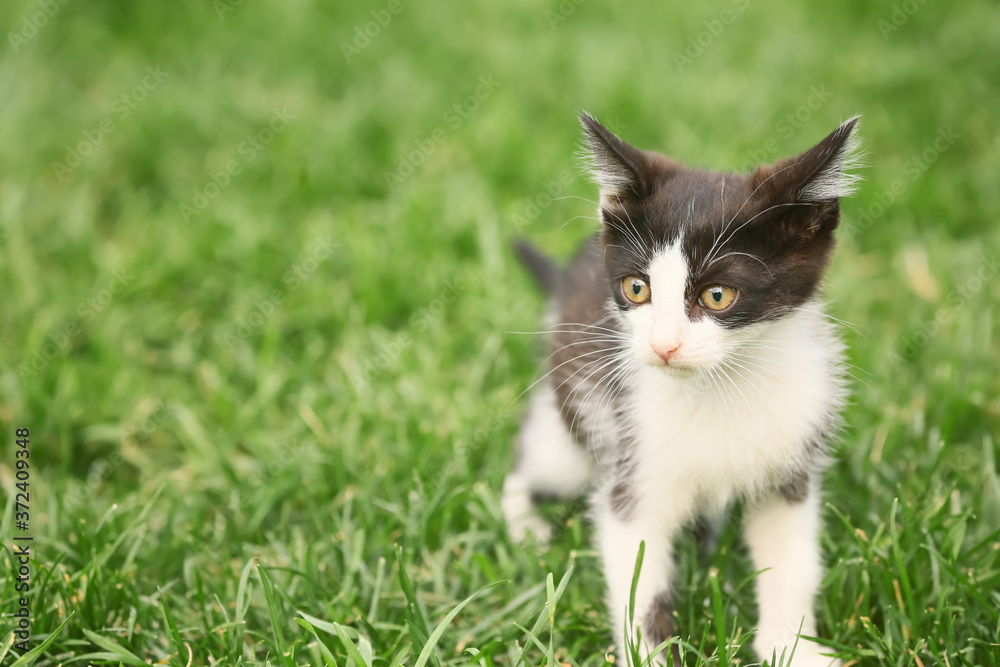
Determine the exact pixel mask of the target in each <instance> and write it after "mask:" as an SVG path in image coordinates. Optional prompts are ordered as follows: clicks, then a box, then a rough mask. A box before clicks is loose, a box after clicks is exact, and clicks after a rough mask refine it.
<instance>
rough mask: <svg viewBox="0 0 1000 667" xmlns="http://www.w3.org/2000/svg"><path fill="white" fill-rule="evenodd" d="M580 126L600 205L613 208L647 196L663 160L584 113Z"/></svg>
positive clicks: (654, 185) (659, 175) (657, 177)
mask: <svg viewBox="0 0 1000 667" xmlns="http://www.w3.org/2000/svg"><path fill="white" fill-rule="evenodd" d="M580 123H581V124H582V125H583V129H584V132H585V133H586V141H587V145H586V148H587V157H589V158H590V161H591V162H592V165H593V172H594V180H595V181H597V184H598V185H599V186H600V188H601V203H602V204H604V205H605V206H614V205H617V204H619V203H624V202H625V201H626V200H638V199H642V198H643V197H646V196H649V195H650V194H651V193H652V191H653V190H654V189H655V187H656V183H657V182H658V180H659V178H660V177H661V176H662V174H663V172H664V170H665V168H666V167H667V164H666V160H665V158H662V157H660V156H657V155H656V154H654V153H648V152H646V151H644V150H640V149H638V148H636V147H635V146H632V145H630V144H628V143H626V142H625V141H623V140H622V139H620V138H619V137H618V136H617V135H616V134H615V133H613V132H612V131H611V130H609V129H608V128H606V127H604V126H603V125H601V124H600V123H599V122H598V120H597V119H596V118H594V117H593V116H591V115H590V114H588V113H584V114H581V115H580Z"/></svg>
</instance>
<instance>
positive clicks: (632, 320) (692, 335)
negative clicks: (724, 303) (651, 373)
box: [624, 240, 741, 376]
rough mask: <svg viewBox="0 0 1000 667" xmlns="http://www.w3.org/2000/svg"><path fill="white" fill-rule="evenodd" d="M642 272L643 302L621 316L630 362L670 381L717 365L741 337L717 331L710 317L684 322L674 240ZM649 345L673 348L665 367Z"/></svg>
mask: <svg viewBox="0 0 1000 667" xmlns="http://www.w3.org/2000/svg"><path fill="white" fill-rule="evenodd" d="M648 272H649V289H650V294H651V297H650V300H649V302H648V303H645V304H642V305H640V306H637V307H635V308H632V309H630V310H629V311H627V312H626V313H624V321H625V323H626V325H627V327H628V328H629V331H630V333H631V334H632V351H633V352H634V354H635V356H636V357H637V358H638V359H639V361H641V362H643V363H645V364H647V365H649V366H659V367H664V369H665V370H666V371H667V372H670V373H671V374H673V375H676V376H685V375H690V374H691V373H692V371H696V370H700V369H707V368H711V367H713V366H716V365H718V364H720V363H721V362H722V361H723V360H724V358H725V354H726V350H727V349H729V348H730V347H731V343H732V342H734V341H735V340H738V339H739V338H741V336H740V334H739V333H736V332H731V331H729V330H727V329H725V328H723V327H721V326H719V324H718V322H716V321H715V320H714V319H713V318H712V317H710V316H705V317H702V318H700V319H698V320H697V321H691V320H690V319H689V318H688V313H687V307H686V305H685V301H684V292H685V288H686V286H687V281H688V275H689V273H690V269H689V267H688V262H687V258H686V257H685V256H684V254H683V252H682V251H681V243H680V240H678V241H677V242H676V243H674V244H672V245H670V246H667V248H665V249H664V250H662V251H660V252H658V253H657V254H656V255H654V257H653V260H652V261H651V262H650V263H649V268H648ZM654 344H655V345H657V346H658V347H661V348H666V349H669V348H672V347H676V348H677V350H676V351H675V352H674V353H673V354H672V355H671V357H670V363H669V365H668V364H666V363H664V361H663V360H662V359H661V358H660V357H659V356H658V355H657V354H656V352H655V351H654V350H653V345H654Z"/></svg>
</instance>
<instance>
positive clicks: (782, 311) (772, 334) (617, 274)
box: [504, 117, 855, 665]
mask: <svg viewBox="0 0 1000 667" xmlns="http://www.w3.org/2000/svg"><path fill="white" fill-rule="evenodd" d="M584 124H585V126H586V128H587V130H588V138H589V140H590V146H591V150H592V151H593V153H594V158H595V163H596V167H597V179H598V182H599V183H600V184H601V187H602V190H601V216H602V221H603V223H604V228H603V230H602V232H601V234H600V235H599V236H598V237H596V238H594V239H592V240H591V241H590V242H588V243H587V244H586V245H585V246H584V248H583V249H582V250H581V252H580V253H579V254H578V255H577V257H576V258H575V259H574V261H573V262H572V263H571V265H570V266H569V267H568V268H567V269H565V270H557V269H556V268H555V267H554V266H553V265H551V264H549V263H548V262H547V261H546V260H544V258H543V257H542V256H541V255H539V254H538V253H537V252H535V251H533V250H532V249H530V248H529V247H526V246H522V247H521V253H522V257H523V258H524V259H525V261H526V263H527V264H528V265H529V268H531V269H532V270H533V273H534V274H535V275H536V277H537V278H538V279H539V281H540V282H541V283H542V285H543V287H544V288H545V289H546V290H547V291H548V293H549V294H550V295H551V296H552V304H553V307H552V315H551V322H552V324H553V325H554V326H553V329H552V331H553V333H552V336H551V351H552V354H551V356H550V360H549V363H550V371H549V374H548V375H547V376H546V378H545V380H544V382H543V383H541V384H540V385H539V386H538V387H537V388H536V389H535V395H534V397H533V399H532V404H531V408H530V410H529V412H528V415H527V417H526V419H525V422H524V424H523V426H522V429H521V433H520V434H519V438H518V452H519V454H518V462H517V464H516V466H515V469H514V471H513V472H512V473H511V474H510V475H509V476H508V478H507V481H506V483H505V487H504V510H505V513H506V515H507V519H508V524H509V527H510V529H511V532H512V534H513V535H514V536H515V537H516V538H519V539H521V538H523V537H524V535H525V532H526V531H528V530H530V531H532V532H534V533H535V535H536V536H537V537H539V538H541V539H544V538H545V537H547V535H548V527H547V526H546V524H545V523H544V522H542V521H541V520H540V519H539V518H538V517H537V515H536V514H534V512H533V511H532V509H533V507H532V502H531V497H532V495H533V494H548V495H557V496H561V497H571V496H574V495H577V494H579V493H580V492H582V491H583V490H584V489H585V488H587V487H588V485H591V484H593V487H594V492H593V497H592V511H593V517H594V520H595V523H596V526H597V531H598V538H597V539H598V542H599V548H600V551H601V554H602V558H603V561H604V569H605V575H606V579H607V582H608V588H609V610H610V613H611V623H612V627H613V628H614V629H615V631H616V633H617V639H618V645H619V650H620V651H622V648H621V647H622V646H623V644H624V642H625V640H626V638H625V637H624V634H623V631H622V628H623V627H624V622H625V619H626V617H627V615H628V610H627V605H628V598H629V592H630V586H631V580H632V573H633V569H634V564H635V560H636V555H637V552H638V548H639V544H640V542H645V545H646V546H645V552H644V553H645V555H644V560H643V567H642V572H641V575H640V578H639V584H638V587H637V590H636V604H635V607H636V609H635V617H636V626H637V627H638V628H639V629H641V632H642V635H643V638H644V642H643V643H644V644H645V645H646V647H647V648H646V650H648V648H649V647H652V646H656V645H658V644H659V643H660V642H662V641H663V640H665V639H668V638H670V637H671V636H673V635H674V633H675V628H674V622H673V620H674V619H673V615H672V606H671V602H670V600H671V592H672V591H671V586H670V575H671V570H672V567H673V560H672V550H673V548H672V544H673V540H674V538H675V537H676V536H677V535H678V533H679V531H680V530H681V529H682V528H684V527H685V526H688V525H691V524H692V523H693V522H694V521H696V520H697V519H698V518H699V517H701V516H705V515H709V516H712V515H718V513H719V512H721V511H722V510H723V509H724V508H725V507H726V505H728V504H729V503H730V502H731V501H733V500H736V499H740V498H742V499H746V500H747V501H748V502H747V511H746V512H745V514H746V517H747V526H746V531H745V538H746V541H747V543H748V546H749V548H750V552H751V556H752V558H753V560H754V567H755V570H764V572H763V573H761V574H760V575H759V576H758V577H757V587H758V597H759V602H760V610H761V614H760V619H759V623H758V630H757V635H756V638H755V641H754V645H755V648H756V649H757V651H758V653H759V654H761V655H760V657H761V658H762V659H769V658H770V657H771V652H772V650H774V651H776V652H777V654H778V655H780V654H781V652H782V650H784V649H787V650H788V651H789V652H790V647H791V646H792V644H794V643H795V642H796V639H797V634H798V632H799V627H800V624H801V627H802V634H805V635H813V636H814V635H815V634H816V628H815V622H814V620H813V611H812V604H813V597H814V595H815V592H816V590H817V587H818V585H819V582H820V577H821V568H820V555H819V551H818V531H819V525H820V522H819V482H820V477H821V474H822V469H823V465H824V456H825V449H826V445H827V442H828V440H829V438H830V436H831V434H832V432H833V431H834V430H835V429H836V426H837V423H838V413H839V410H840V408H841V405H842V402H843V399H844V392H843V389H842V386H843V383H842V379H841V372H840V370H839V369H840V366H841V364H842V360H841V355H842V348H841V345H840V343H839V341H838V339H837V336H836V333H835V331H834V328H833V326H832V323H831V321H830V319H829V318H827V316H826V315H824V314H823V312H822V306H821V304H820V303H819V301H818V283H819V280H820V278H821V276H822V273H823V270H824V269H825V267H826V265H827V263H828V260H829V255H830V252H831V250H832V243H833V242H832V232H833V229H834V228H835V227H836V225H837V221H838V219H839V205H838V199H839V197H840V196H841V195H843V194H845V190H846V189H847V187H848V186H849V183H848V182H846V181H845V180H844V179H845V178H846V177H845V176H844V162H845V160H847V159H849V157H850V155H849V150H850V149H851V148H852V146H851V138H852V136H853V130H854V127H855V121H853V120H852V121H849V122H848V123H845V125H844V126H842V127H841V128H840V129H839V130H838V131H837V132H835V133H834V134H833V135H831V136H830V137H828V138H827V139H826V140H824V142H821V144H819V145H818V146H817V147H816V148H814V149H813V150H811V151H809V152H807V153H806V154H804V155H803V156H800V157H798V158H793V159H791V160H788V161H785V162H782V163H779V164H778V165H774V166H773V167H765V168H762V169H761V170H759V171H758V172H756V173H755V174H752V175H749V176H741V175H735V174H717V173H709V172H699V171H692V170H688V169H685V168H683V167H681V166H680V165H678V164H676V163H674V162H671V161H669V160H667V159H666V158H663V157H662V156H659V155H656V154H652V153H646V152H644V151H638V150H637V149H634V148H632V147H631V146H628V144H625V143H624V142H622V141H621V140H620V139H618V138H617V137H615V136H614V135H612V134H611V133H610V132H608V131H607V130H605V129H604V128H603V127H602V126H600V125H599V124H598V123H597V122H596V121H594V120H593V119H591V118H589V117H585V118H584ZM623 277H624V278H623ZM636 277H638V279H639V281H640V282H641V283H643V284H644V285H645V286H646V287H647V289H646V291H645V298H646V301H644V302H641V303H635V302H632V301H631V299H630V298H629V295H628V294H627V293H626V291H627V289H626V287H625V285H626V284H628V285H630V286H631V285H634V283H630V282H628V281H629V279H630V278H632V279H634V278H636ZM706 286H708V287H709V288H713V289H715V288H718V289H721V288H720V286H725V289H726V290H730V289H731V290H732V293H734V294H736V296H735V297H734V300H733V301H732V303H731V304H730V305H729V306H728V307H727V308H725V309H722V310H720V311H716V310H715V309H711V308H708V306H707V304H706V303H705V301H704V299H703V296H704V294H703V293H702V292H703V290H704V289H706ZM636 289H637V290H638V289H639V288H638V287H637V288H636ZM727 294H728V292H727ZM713 295H717V294H716V293H715V292H713V293H712V294H710V296H709V298H710V299H711V298H713ZM633 296H635V295H633ZM633 638H634V636H633ZM819 650H820V647H818V646H817V645H816V644H812V643H809V642H805V641H804V640H800V641H799V642H798V647H797V648H796V651H795V655H796V658H795V664H796V665H811V664H816V665H820V664H823V665H827V664H829V663H830V662H831V660H830V659H829V658H822V657H820V655H819ZM665 655H666V653H663V654H661V655H660V659H661V660H665ZM786 655H787V654H786ZM674 656H675V659H676V657H677V653H676V649H674ZM623 657H624V656H623ZM786 659H787V658H786Z"/></svg>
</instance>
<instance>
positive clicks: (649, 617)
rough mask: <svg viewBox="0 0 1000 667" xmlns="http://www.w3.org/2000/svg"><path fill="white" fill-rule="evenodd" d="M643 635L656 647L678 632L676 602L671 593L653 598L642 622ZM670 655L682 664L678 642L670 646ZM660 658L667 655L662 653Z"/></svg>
mask: <svg viewBox="0 0 1000 667" xmlns="http://www.w3.org/2000/svg"><path fill="white" fill-rule="evenodd" d="M642 632H643V637H645V639H646V642H647V643H648V644H649V645H650V646H651V647H656V646H659V645H660V644H662V643H663V642H665V641H667V640H668V639H670V638H671V637H674V636H675V635H676V634H677V623H676V622H675V621H674V603H673V600H671V598H670V594H669V593H665V592H664V593H660V594H659V595H657V596H656V597H655V598H653V601H652V603H650V606H649V609H648V610H647V611H646V614H645V616H644V620H643V624H642ZM669 650H670V655H671V656H672V657H673V659H674V665H681V664H682V663H681V652H680V649H678V648H677V644H672V645H671V646H670V649H669ZM659 657H660V658H662V659H664V662H666V660H665V658H666V656H665V655H664V654H663V653H660V655H659Z"/></svg>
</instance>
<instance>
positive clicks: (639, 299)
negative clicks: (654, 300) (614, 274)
mask: <svg viewBox="0 0 1000 667" xmlns="http://www.w3.org/2000/svg"><path fill="white" fill-rule="evenodd" d="M622 292H624V293H625V298H626V299H628V300H629V301H631V302H632V303H646V302H647V301H649V297H650V293H649V285H647V284H646V281H645V280H643V279H642V278H638V277H636V276H629V277H628V278H625V279H624V280H622Z"/></svg>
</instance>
